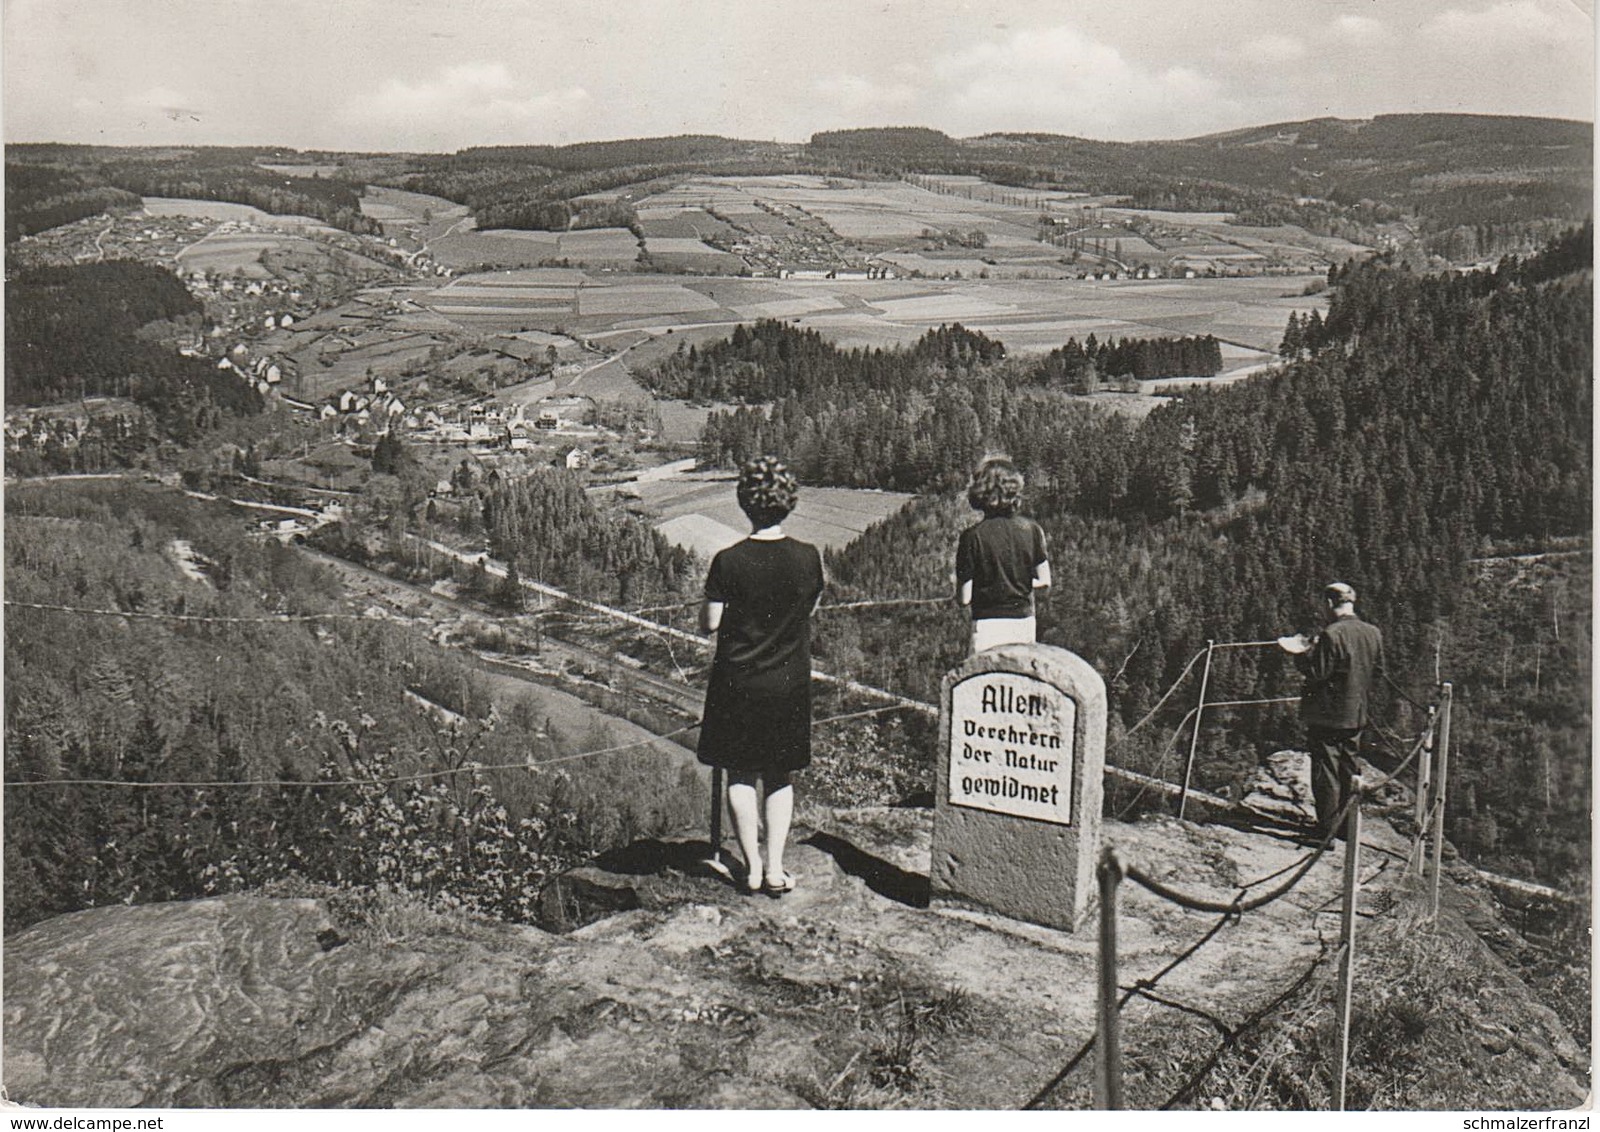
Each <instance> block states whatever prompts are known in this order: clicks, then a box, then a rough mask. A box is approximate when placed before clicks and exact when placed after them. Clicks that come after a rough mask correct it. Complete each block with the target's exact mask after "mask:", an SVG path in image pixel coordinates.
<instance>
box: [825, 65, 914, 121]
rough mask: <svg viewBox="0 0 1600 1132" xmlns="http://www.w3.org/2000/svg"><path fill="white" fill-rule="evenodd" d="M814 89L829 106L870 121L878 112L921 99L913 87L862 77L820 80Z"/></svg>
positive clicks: (903, 83)
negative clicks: (864, 117)
mask: <svg viewBox="0 0 1600 1132" xmlns="http://www.w3.org/2000/svg"><path fill="white" fill-rule="evenodd" d="M811 88H812V90H814V91H815V92H816V93H817V96H818V97H819V98H821V99H822V100H823V101H824V102H825V103H827V104H829V105H831V106H833V107H835V108H837V109H838V110H839V111H841V112H842V113H844V114H847V115H851V116H853V117H854V116H860V115H863V114H864V115H866V116H867V117H869V118H870V117H871V113H872V111H874V110H894V109H898V108H902V107H906V106H909V105H911V104H912V103H913V102H915V101H916V97H917V91H916V89H915V88H914V87H913V86H912V85H911V84H910V83H906V82H897V83H877V82H874V81H873V80H871V79H867V78H863V77H861V76H860V75H830V76H827V77H824V78H820V79H817V80H816V81H815V82H813V83H812V84H811ZM863 120H866V119H863Z"/></svg>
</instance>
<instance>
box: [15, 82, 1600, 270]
mask: <svg viewBox="0 0 1600 1132" xmlns="http://www.w3.org/2000/svg"><path fill="white" fill-rule="evenodd" d="M1593 134H1594V129H1593V126H1592V125H1591V124H1589V123H1586V122H1570V121H1560V120H1555V119H1548V118H1516V117H1494V116H1487V115H1473V114H1388V115H1380V116H1378V117H1376V118H1372V119H1335V118H1320V119H1315V120H1311V121H1304V122H1284V123H1276V124H1271V125H1263V126H1259V127H1252V128H1250V129H1243V130H1234V131H1230V132H1227V133H1223V134H1215V135H1210V136H1207V137H1200V138H1190V139H1186V140H1175V141H1151V142H1113V141H1097V140H1091V139H1087V138H1075V137H1065V136H1061V135H1057V134H1039V133H996V134H985V135H982V136H980V137H973V138H951V137H949V136H948V135H946V134H944V133H941V132H940V131H938V130H932V129H927V128H923V127H891V128H875V129H857V130H832V131H823V132H819V133H817V134H814V135H813V136H812V137H811V138H810V140H809V141H808V142H805V143H798V144H791V143H779V142H772V141H750V140H740V139H734V138H724V137H717V136H714V135H684V136H678V137H665V138H628V139H621V140H616V141H604V142H583V143H578V144H574V145H563V146H551V145H528V146H483V147H472V148H469V149H464V150H461V151H460V152H458V153H450V154H340V153H330V154H303V153H298V152H296V151H294V150H285V149H282V148H278V147H258V148H250V147H241V148H207V147H194V148H191V147H170V148H163V147H141V148H132V149H118V148H113V147H105V146H67V145H21V146H10V147H7V152H6V160H7V194H6V224H7V232H6V238H7V239H8V240H12V239H15V238H16V237H17V236H18V235H19V234H21V233H22V232H24V231H26V232H36V231H39V230H40V229H41V227H42V226H51V225H55V224H61V223H65V222H66V221H67V220H71V219H75V218H77V217H80V216H87V215H92V214H93V213H94V212H96V211H99V210H101V209H104V208H107V207H114V206H117V205H119V204H131V200H130V198H129V197H128V196H127V194H128V193H129V192H132V193H141V194H148V195H162V196H182V197H201V198H210V199H219V200H231V201H237V202H239V203H242V204H250V205H254V206H256V207H258V208H261V209H264V210H265V211H267V212H293V213H304V214H307V215H311V216H317V217H320V218H322V219H324V220H326V221H327V222H328V223H330V224H333V225H335V226H337V227H341V228H347V229H349V230H351V231H357V232H362V231H373V230H375V225H374V222H373V221H372V220H371V219H370V218H368V217H366V216H364V215H363V214H362V213H361V210H360V200H359V196H360V193H361V191H362V186H363V185H364V184H366V183H368V182H377V183H382V184H387V185H394V186H397V187H400V188H407V189H414V190H416V191H419V192H425V193H432V194H435V195H438V196H442V197H446V198H448V199H450V200H453V201H457V202H460V203H462V204H465V205H467V206H468V207H469V208H470V209H471V210H472V212H473V214H474V215H475V216H476V217H477V219H478V222H479V227H482V228H495V227H511V228H556V229H564V228H566V227H568V226H569V225H572V224H573V223H576V224H577V225H578V226H597V225H613V224H627V223H629V222H630V221H631V219H632V218H631V214H630V213H629V211H628V207H629V206H628V204H627V199H626V194H625V195H624V198H623V199H621V200H619V201H612V200H610V199H609V198H602V199H599V200H596V199H593V198H592V197H591V194H605V193H608V192H609V191H610V190H614V189H622V188H625V187H627V186H638V188H637V189H634V190H630V192H631V193H632V194H633V195H636V196H637V195H648V194H649V193H650V192H652V191H655V190H654V187H652V186H656V185H669V184H673V183H676V182H677V181H681V180H682V179H684V178H686V177H689V176H693V175H695V174H734V175H756V174H769V173H819V174H845V175H850V176H861V177H869V178H874V177H887V178H894V177H900V176H903V175H906V174H919V173H958V174H973V175H977V176H981V177H984V178H986V179H988V180H991V181H995V182H999V183H1003V184H1008V185H1018V186H1030V187H1033V186H1052V187H1057V188H1065V189H1072V190H1080V191H1084V192H1088V193H1092V194H1113V195H1117V196H1122V197H1125V198H1126V199H1127V200H1129V201H1130V202H1131V203H1132V204H1134V205H1135V206H1138V207H1146V208H1176V209H1184V210H1223V211H1230V212H1233V213H1235V214H1236V217H1237V219H1238V220H1239V221H1240V222H1241V223H1248V224H1266V225H1272V224H1280V223H1295V224H1300V225H1303V226H1305V227H1307V228H1308V229H1310V230H1312V231H1317V232H1322V233H1325V234H1344V235H1361V236H1366V235H1370V234H1371V233H1372V232H1374V231H1376V230H1377V228H1378V226H1381V225H1386V224H1391V223H1395V222H1398V221H1404V222H1406V223H1407V224H1409V225H1410V226H1411V227H1412V228H1413V229H1414V230H1415V231H1416V232H1417V233H1418V234H1419V235H1420V236H1421V237H1422V239H1423V241H1424V243H1425V245H1426V247H1427V250H1428V251H1430V252H1433V253H1436V254H1439V255H1443V256H1445V257H1447V258H1451V259H1454V260H1457V261H1461V260H1469V261H1470V260H1474V259H1478V258H1483V257H1487V256H1489V255H1493V254H1497V253H1498V252H1501V251H1505V250H1509V249H1513V248H1518V247H1524V246H1528V245H1529V244H1530V243H1531V242H1532V241H1534V240H1537V239H1543V238H1545V237H1546V236H1547V235H1548V234H1549V233H1550V231H1551V230H1553V229H1554V228H1555V227H1558V226H1561V225H1569V224H1572V223H1576V222H1578V221H1581V220H1582V219H1583V218H1584V217H1585V216H1587V215H1588V214H1589V212H1590V210H1591V201H1592V193H1593V164H1594V152H1593V151H1594V140H1593ZM308 161H309V162H315V163H316V164H315V165H314V166H312V167H313V168H314V169H317V168H322V167H331V169H332V172H331V174H329V175H323V174H321V173H320V172H313V174H312V175H310V176H301V175H298V173H297V172H296V169H297V167H302V166H305V165H306V164H307V163H308Z"/></svg>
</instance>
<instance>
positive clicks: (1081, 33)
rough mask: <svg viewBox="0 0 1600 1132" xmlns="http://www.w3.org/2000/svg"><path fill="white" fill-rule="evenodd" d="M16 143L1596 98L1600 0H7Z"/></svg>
mask: <svg viewBox="0 0 1600 1132" xmlns="http://www.w3.org/2000/svg"><path fill="white" fill-rule="evenodd" d="M3 10H4V22H3V24H0V31H3V36H4V71H3V83H4V88H3V96H4V101H3V104H0V106H3V114H4V129H5V140H6V141H8V142H20V141H73V142H102V143H108V144H116V145H134V144H158V143H173V142H188V143H197V144H276V145H287V146H294V147H297V148H302V149H306V148H326V149H365V150H453V149H459V148H462V147H464V146H469V145H484V144H508V143H543V142H552V143H559V142H569V141H587V140H594V139H603V138H618V137H639V136H651V135H659V134H676V133H719V134H726V135H731V136H735V137H747V138H774V139H782V140H788V141H796V140H803V139H805V138H806V137H808V136H810V134H811V133H812V132H813V131H816V130H822V129H835V128H840V127H847V126H867V125H925V126H933V127H935V128H938V129H942V130H945V131H947V132H948V133H951V134H953V135H956V136H970V135H973V134H978V133H983V132H986V131H991V130H1035V131H1050V132H1054V133H1065V134H1075V135H1079V136H1083V137H1092V138H1103V139H1113V140H1134V139H1147V138H1174V137H1191V136H1194V135H1197V134H1204V133H1210V132H1214V131H1218V130H1225V129H1230V128H1234V127H1238V126H1247V125H1257V124H1263V123H1268V122H1276V121H1285V120H1292V119H1299V118H1310V117H1316V116H1320V115H1334V116H1338V117H1351V118H1354V117H1368V116H1371V115H1374V114H1380V113H1390V112H1399V111H1450V112H1474V113H1491V114H1532V115H1547V116H1552V117H1561V118H1577V119H1583V120H1586V121H1592V120H1593V117H1594V114H1593V109H1594V68H1595V45H1594V42H1595V37H1594V17H1593V0H1210V2H1203V0H1095V2H1093V3H1090V2H1088V0H971V2H969V0H4V9H3Z"/></svg>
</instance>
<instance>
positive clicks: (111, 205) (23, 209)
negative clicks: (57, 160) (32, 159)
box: [5, 161, 140, 244]
mask: <svg viewBox="0 0 1600 1132" xmlns="http://www.w3.org/2000/svg"><path fill="white" fill-rule="evenodd" d="M139 203H140V202H139V197H138V195H137V194H135V193H130V192H128V191H127V190H126V189H119V188H116V187H114V186H112V185H108V184H106V183H105V182H104V181H102V180H100V179H99V178H97V177H93V176H91V175H89V174H87V173H84V172H80V171H76V170H72V169H60V168H55V167H52V166H41V165H28V164H24V163H22V162H15V161H8V162H6V236H5V239H6V243H8V244H9V243H11V242H12V241H13V240H16V239H18V238H20V237H22V236H31V235H36V234H38V233H40V232H43V231H45V230H46V229H49V228H59V227H60V226H61V225H63V224H71V223H72V222H73V221H74V220H82V219H83V218H84V217H85V216H94V215H97V214H98V213H102V212H111V211H113V210H115V209H134V208H138V207H139Z"/></svg>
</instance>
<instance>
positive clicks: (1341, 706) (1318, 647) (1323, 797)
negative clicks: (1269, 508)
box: [1279, 582, 1383, 836]
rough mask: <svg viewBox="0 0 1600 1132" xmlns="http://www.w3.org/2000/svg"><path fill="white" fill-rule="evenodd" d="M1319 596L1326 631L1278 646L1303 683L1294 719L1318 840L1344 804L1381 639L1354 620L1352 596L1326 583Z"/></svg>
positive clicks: (1379, 669) (1379, 665)
mask: <svg viewBox="0 0 1600 1132" xmlns="http://www.w3.org/2000/svg"><path fill="white" fill-rule="evenodd" d="M1322 596H1323V603H1324V607H1325V613H1326V616H1327V619H1328V626H1327V628H1326V629H1324V630H1323V631H1322V632H1321V633H1319V634H1318V635H1317V636H1316V638H1315V639H1313V640H1309V641H1308V640H1306V638H1305V637H1284V638H1282V639H1281V640H1280V641H1279V645H1280V646H1281V647H1282V648H1283V649H1284V651H1285V652H1288V653H1291V654H1293V655H1294V659H1295V665H1296V667H1298V668H1299V669H1300V671H1301V672H1302V673H1303V674H1304V675H1305V678H1306V686H1305V692H1304V694H1303V695H1302V696H1301V698H1300V719H1301V722H1303V723H1304V724H1305V726H1306V741H1307V743H1308V745H1309V746H1310V748H1311V793H1312V796H1313V797H1314V798H1315V799H1316V804H1317V834H1318V836H1325V835H1327V834H1330V833H1337V832H1338V831H1337V830H1336V829H1335V828H1334V823H1335V822H1336V821H1337V820H1338V818H1339V813H1340V811H1341V810H1343V809H1344V807H1345V803H1346V802H1348V801H1349V799H1350V793H1351V787H1352V782H1353V780H1354V778H1355V773H1356V752H1357V751H1358V750H1359V749H1360V747H1361V732H1362V730H1363V729H1364V728H1365V727H1366V726H1367V724H1368V722H1369V721H1370V720H1369V717H1368V706H1369V701H1370V699H1371V694H1372V686H1373V682H1374V681H1375V680H1377V679H1378V678H1379V677H1380V676H1382V675H1383V634H1382V633H1380V632H1379V631H1378V628H1377V626H1375V625H1369V624H1367V623H1366V622H1365V621H1363V620H1361V618H1359V617H1357V616H1356V591H1355V590H1353V589H1351V588H1350V587H1349V586H1347V585H1345V584H1344V583H1343V582H1331V583H1329V584H1328V585H1327V586H1326V587H1324V589H1323V591H1322Z"/></svg>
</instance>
